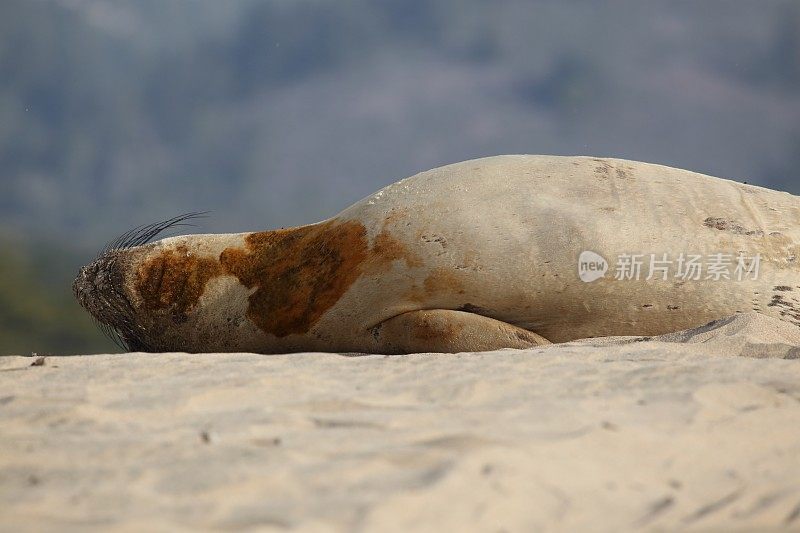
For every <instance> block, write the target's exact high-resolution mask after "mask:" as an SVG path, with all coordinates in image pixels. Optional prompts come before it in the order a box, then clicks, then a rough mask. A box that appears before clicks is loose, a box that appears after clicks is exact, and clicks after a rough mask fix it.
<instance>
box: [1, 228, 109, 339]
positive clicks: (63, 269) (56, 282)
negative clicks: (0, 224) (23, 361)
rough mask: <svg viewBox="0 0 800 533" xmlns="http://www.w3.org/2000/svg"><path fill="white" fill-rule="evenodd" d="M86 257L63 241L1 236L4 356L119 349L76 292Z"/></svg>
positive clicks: (2, 337)
mask: <svg viewBox="0 0 800 533" xmlns="http://www.w3.org/2000/svg"><path fill="white" fill-rule="evenodd" d="M86 259H87V258H83V260H84V261H85V260H86ZM81 262H83V261H82V260H81V258H80V254H77V253H75V252H74V251H71V250H67V249H64V248H63V247H61V246H58V245H53V244H47V243H37V244H35V245H32V244H25V243H22V242H18V241H14V240H12V239H2V240H0V355H11V354H15V355H30V354H32V353H37V354H39V355H43V354H52V355H63V354H80V353H98V352H102V353H108V352H117V351H119V349H118V348H117V347H116V346H115V345H114V344H113V343H112V342H111V341H109V340H108V339H106V338H105V337H104V336H103V335H102V333H101V332H100V331H99V330H98V329H97V328H96V327H95V326H94V324H92V322H91V320H90V319H89V316H88V314H86V313H85V312H84V311H83V309H81V307H80V306H79V305H78V303H77V302H76V301H75V299H74V298H73V296H72V289H71V285H72V280H73V279H74V277H75V273H76V271H77V265H78V264H80V263H81Z"/></svg>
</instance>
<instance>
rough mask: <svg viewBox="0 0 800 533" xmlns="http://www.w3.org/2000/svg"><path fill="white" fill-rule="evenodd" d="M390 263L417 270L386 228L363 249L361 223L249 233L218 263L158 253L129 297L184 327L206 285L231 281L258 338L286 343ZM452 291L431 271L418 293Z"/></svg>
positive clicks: (182, 250)
mask: <svg viewBox="0 0 800 533" xmlns="http://www.w3.org/2000/svg"><path fill="white" fill-rule="evenodd" d="M394 261H403V262H405V264H406V266H407V267H420V266H423V264H424V263H423V260H422V258H421V257H420V256H419V255H418V254H416V253H415V252H413V251H412V250H410V249H408V247H406V246H405V245H404V244H403V243H402V242H400V241H399V240H398V239H396V238H395V237H394V236H393V235H392V234H391V233H390V232H389V231H388V229H387V228H386V227H385V224H384V228H383V229H382V230H381V231H380V232H379V233H378V234H377V235H376V236H375V238H374V239H373V241H372V246H370V245H369V243H368V242H367V230H366V228H365V227H364V225H363V224H362V223H361V222H359V221H357V220H348V221H338V220H331V221H327V222H322V223H319V224H312V225H308V226H300V227H297V228H288V229H280V230H274V231H263V232H256V233H251V234H249V235H247V237H245V246H244V247H229V248H226V249H225V250H224V251H223V252H222V253H221V254H220V256H219V259H217V258H213V257H202V256H200V257H198V256H194V255H191V254H190V253H189V252H188V249H187V247H186V246H185V245H181V246H178V247H177V248H175V249H170V250H164V251H162V252H161V253H160V254H158V255H157V256H155V257H153V258H150V259H148V260H147V261H145V262H144V263H143V264H142V265H141V266H139V268H138V271H137V279H136V290H137V292H138V293H139V294H140V296H141V298H142V301H143V307H144V308H145V309H147V310H151V311H155V310H163V309H169V310H170V312H171V313H172V315H173V316H175V317H176V319H178V320H180V321H184V320H186V317H187V315H188V314H189V313H190V312H191V311H192V309H194V307H195V306H196V305H197V302H198V300H199V299H200V297H201V296H202V294H203V291H204V290H205V286H206V284H207V283H208V281H209V280H211V279H212V278H215V277H217V276H222V275H232V276H235V277H236V278H237V279H238V280H239V282H240V283H241V284H242V285H243V286H245V287H247V288H248V289H255V290H254V292H253V293H252V294H251V295H250V296H249V304H248V308H247V317H248V318H249V319H250V320H251V321H252V322H253V323H254V324H255V325H256V326H258V328H259V329H261V330H262V331H264V332H265V333H269V334H272V335H275V336H276V337H285V336H287V335H291V334H302V333H307V332H308V331H309V330H310V329H311V327H312V326H313V325H314V324H315V323H316V322H317V321H318V320H319V319H320V318H321V317H322V316H323V315H324V314H325V312H326V311H328V310H329V309H330V308H331V307H333V306H334V305H335V304H336V302H337V301H339V299H340V298H341V297H342V296H343V295H344V294H345V292H347V290H348V289H349V288H350V287H351V286H352V284H353V283H355V281H356V280H357V279H359V277H361V275H362V274H364V273H369V274H376V273H381V272H385V271H388V270H390V269H391V268H392V264H393V262H394ZM454 283H455V281H454V280H453V279H451V278H450V277H448V276H447V275H446V274H443V273H439V272H436V271H434V273H432V274H431V275H430V276H429V277H428V279H427V280H426V282H425V292H426V293H431V292H437V291H441V290H446V289H447V288H448V287H454ZM459 289H460V287H459ZM460 290H462V292H463V289H460Z"/></svg>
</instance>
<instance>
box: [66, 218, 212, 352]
mask: <svg viewBox="0 0 800 533" xmlns="http://www.w3.org/2000/svg"><path fill="white" fill-rule="evenodd" d="M201 215H202V214H201V213H191V214H187V215H181V216H179V217H175V218H173V219H170V220H167V221H164V222H160V223H156V224H151V225H147V226H142V227H139V228H136V229H134V230H131V231H129V232H128V233H126V234H125V235H122V236H121V237H120V238H118V239H117V240H116V241H114V242H112V243H110V244H109V245H108V246H106V248H105V249H104V251H103V252H101V254H100V255H99V257H98V258H97V259H96V260H95V261H93V262H92V263H90V264H88V265H86V266H84V267H82V268H81V269H80V271H79V272H78V276H77V278H76V279H75V281H74V283H73V285H72V289H73V292H74V294H75V297H76V298H77V300H78V303H80V305H81V306H82V307H83V308H84V309H86V310H87V311H88V312H89V314H90V315H91V316H92V318H93V319H94V321H95V322H96V323H97V325H98V326H99V327H100V329H101V330H102V331H103V332H104V333H105V334H106V335H107V336H108V337H109V338H111V340H113V341H114V342H115V343H116V344H117V345H119V346H120V347H121V348H123V349H127V350H135V351H154V350H164V349H181V348H182V346H181V345H179V344H175V343H173V342H170V340H169V338H168V336H165V335H164V333H165V331H167V330H168V329H169V328H168V327H167V326H168V325H167V321H166V320H165V319H168V321H169V323H170V324H173V323H175V322H181V321H183V322H186V321H187V319H188V314H189V312H190V311H191V309H190V307H192V304H193V303H194V302H193V301H190V300H191V298H192V294H190V293H191V292H192V290H194V293H195V294H199V292H201V291H202V287H197V284H198V283H199V282H203V283H204V282H205V281H207V279H208V277H206V278H205V280H203V279H198V274H200V275H201V276H202V266H203V265H200V264H199V263H201V262H202V259H200V258H198V257H197V256H196V255H195V254H194V253H193V252H194V251H195V249H196V246H194V245H193V244H192V241H193V240H196V238H195V236H184V237H173V238H171V239H164V240H162V241H159V242H156V243H150V241H151V240H152V239H153V238H155V237H156V236H157V235H159V234H160V233H162V232H163V231H166V230H168V229H170V228H175V227H176V226H182V225H187V224H186V221H188V220H190V219H193V218H197V217H198V216H201ZM159 310H160V311H162V312H161V313H159V312H158V311H159ZM154 311H155V312H154ZM176 314H178V315H181V316H176Z"/></svg>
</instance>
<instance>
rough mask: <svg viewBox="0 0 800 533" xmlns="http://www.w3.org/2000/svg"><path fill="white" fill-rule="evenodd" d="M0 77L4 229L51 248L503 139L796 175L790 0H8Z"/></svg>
mask: <svg viewBox="0 0 800 533" xmlns="http://www.w3.org/2000/svg"><path fill="white" fill-rule="evenodd" d="M0 72H1V73H2V76H0V227H2V228H3V232H4V233H6V234H9V235H14V236H19V235H24V236H26V237H28V238H29V240H32V241H35V242H51V243H52V242H57V243H59V246H61V247H62V248H61V249H60V251H58V252H54V253H70V252H69V250H70V249H72V250H73V252H72V253H75V252H74V250H77V249H81V250H83V252H82V253H86V250H89V249H90V248H91V247H95V248H98V247H100V246H101V245H102V243H103V242H105V241H107V240H108V239H109V238H111V237H113V236H114V235H115V234H119V233H121V232H123V231H124V230H126V229H127V228H128V227H131V226H134V225H138V224H141V223H145V222H151V221H154V220H157V219H164V218H168V217H170V216H172V215H174V214H177V213H181V212H188V211H199V210H211V211H213V217H212V218H210V219H208V221H207V222H205V223H204V226H203V228H202V229H203V230H208V231H243V230H250V229H263V228H269V227H276V226H282V225H292V224H299V223H306V222H311V221H315V220H319V219H322V218H325V217H328V216H331V215H333V214H335V213H336V212H337V211H339V210H340V209H342V208H344V207H346V206H347V205H349V204H350V203H352V202H353V201H355V200H357V199H358V198H360V197H363V196H365V195H367V194H369V193H370V192H372V191H374V190H375V189H377V188H379V187H380V186H382V185H385V184H387V183H389V182H392V181H395V180H396V179H399V178H401V177H404V176H406V175H410V174H413V173H415V172H418V171H421V170H425V169H428V168H432V167H435V166H439V165H442V164H446V163H450V162H454V161H458V160H463V159H469V158H474V157H481V156H486V155H494V154H499V153H549V154H591V155H603V156H614V157H624V158H630V159H637V160H644V161H650V162H656V163H663V164H668V165H672V166H678V167H683V168H688V169H692V170H697V171H700V172H705V173H708V174H712V175H717V176H721V177H729V178H733V179H737V180H746V181H748V182H750V183H756V184H761V185H766V186H770V187H773V188H778V189H784V190H789V191H792V192H795V193H800V171H799V170H798V169H799V168H800V4H798V3H797V2H796V1H794V0H785V1H777V0H762V1H759V2H753V1H750V0H704V1H703V2H691V1H666V0H661V1H653V2H646V3H644V2H638V1H635V0H628V1H615V2H590V1H588V0H551V1H537V2H531V1H523V0H496V1H493V2H479V1H477V0H470V1H465V0H441V1H435V2H425V1H423V0H377V1H376V0H371V1H370V0H343V1H334V0H292V1H281V0H264V1H257V0H238V1H226V2H220V1H216V0H195V1H192V2H189V1H184V0H135V1H134V0H129V1H112V0H4V1H3V2H1V3H0ZM40 239H44V241H40ZM40 246H45V245H40ZM26 253H27V252H26ZM54 257H55V256H54ZM90 257H91V256H90V255H89V256H88V257H87V258H90ZM26 260H27V259H25V258H24V257H23V258H21V259H20V261H22V263H19V264H26V263H25V261H26ZM15 261H16V260H15ZM78 262H80V261H78ZM12 264H18V263H14V262H13V261H12ZM14 268H17V267H14ZM64 268H65V270H64V271H63V272H62V273H58V274H55V273H49V274H47V275H48V276H50V275H51V274H52V278H51V279H53V280H55V279H59V280H61V279H63V278H68V277H69V276H71V275H72V273H73V272H74V268H72V267H70V269H69V276H68V275H67V270H66V266H65V267H64ZM30 272H31V271H30V270H28V269H27V268H25V267H20V268H17V269H16V270H13V269H12V270H11V271H10V273H9V272H7V273H6V276H28V278H27V279H28V280H29V281H30V282H31V283H35V282H36V281H37V279H36V278H31V277H30ZM8 279H12V278H10V277H9V278H8ZM13 279H16V278H13ZM20 283H21V282H20ZM20 283H17V282H10V281H8V280H7V283H6V286H5V288H4V289H2V290H3V291H8V290H10V289H9V287H11V288H13V287H21V286H23V285H21V284H20ZM9 294H11V293H9V292H5V293H3V298H4V300H2V301H3V302H16V298H15V297H14V298H12V297H10V296H9ZM37 294H39V293H37ZM41 294H42V298H43V299H44V300H47V296H46V295H45V294H44V293H41ZM2 305H3V306H6V305H10V304H8V303H4V304H2ZM26 305H27V304H26ZM43 305H44V304H43ZM45 307H47V305H45ZM9 309H10V308H9V307H3V308H2V312H3V313H5V314H9V313H11V314H13V316H19V315H18V314H15V313H22V312H23V311H19V310H18V311H10V310H9ZM75 309H77V307H76V308H75ZM24 312H25V313H29V314H30V313H33V315H31V316H34V315H35V312H34V311H32V310H29V311H24ZM42 312H44V311H42ZM8 323H11V322H4V324H8ZM5 327H8V326H5ZM31 335H34V337H31V339H35V334H34V333H32V334H31ZM31 342H33V341H31ZM75 342H76V343H78V341H77V340H76V341H75ZM34 344H35V343H34ZM78 345H79V344H75V346H78ZM8 346H10V345H8V344H7V343H5V341H3V340H2V339H0V353H4V352H5V351H7V350H8V349H9V348H8ZM21 346H22V345H21ZM24 346H28V344H24ZM30 346H31V348H30V350H35V349H36V348H35V347H34V346H33V344H30ZM26 350H27V348H26Z"/></svg>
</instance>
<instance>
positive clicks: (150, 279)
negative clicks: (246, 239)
mask: <svg viewBox="0 0 800 533" xmlns="http://www.w3.org/2000/svg"><path fill="white" fill-rule="evenodd" d="M221 273H222V269H221V267H220V265H219V263H218V262H217V261H216V260H215V259H211V258H204V257H198V256H196V255H193V254H190V253H189V250H188V248H187V247H186V246H184V245H181V246H178V247H177V248H175V249H174V250H165V251H164V252H163V253H161V254H160V255H158V256H156V257H153V258H151V259H149V260H147V261H145V262H144V263H142V264H141V265H139V268H138V269H137V270H136V281H135V282H134V283H135V287H136V290H137V292H138V293H139V295H140V296H141V297H142V301H143V302H144V306H145V307H146V308H147V309H151V310H162V309H169V310H170V313H171V314H172V316H173V318H174V319H175V320H177V321H179V322H180V321H184V320H186V317H187V315H188V314H189V312H190V311H191V310H192V309H193V308H194V306H195V305H197V301H198V300H199V299H200V296H202V295H203V291H204V290H205V286H206V283H208V280H210V279H211V278H214V277H216V276H218V275H220V274H221Z"/></svg>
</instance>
